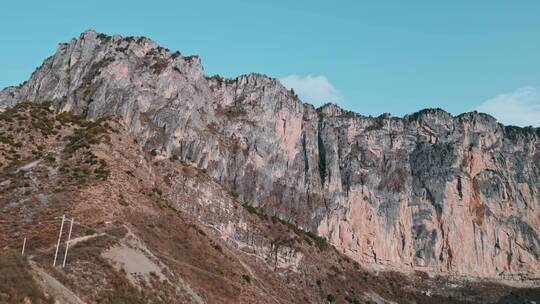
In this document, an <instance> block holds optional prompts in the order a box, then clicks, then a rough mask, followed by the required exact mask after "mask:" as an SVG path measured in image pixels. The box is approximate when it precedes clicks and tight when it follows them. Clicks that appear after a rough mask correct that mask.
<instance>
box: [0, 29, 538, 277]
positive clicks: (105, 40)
mask: <svg viewBox="0 0 540 304" xmlns="http://www.w3.org/2000/svg"><path fill="white" fill-rule="evenodd" d="M21 101H35V102H41V101H51V102H52V103H53V106H54V107H55V108H56V109H58V110H59V111H73V112H76V113H79V114H83V115H85V116H87V117H89V118H97V117H102V116H107V115H114V116H119V117H121V118H122V119H123V120H124V122H125V123H126V125H128V126H129V129H130V131H131V132H132V133H133V134H134V135H135V136H136V137H137V138H138V140H139V142H140V143H141V144H142V145H144V147H145V148H146V149H147V150H149V151H150V150H155V152H156V153H158V154H160V155H162V156H163V157H168V156H170V155H177V156H178V157H180V158H181V159H183V160H185V161H188V162H192V163H195V164H196V165H197V166H198V167H200V168H202V169H205V170H206V171H207V173H208V174H209V175H210V176H212V177H214V178H215V179H216V180H217V181H219V183H221V184H222V185H224V186H225V187H227V188H228V189H230V190H231V191H234V192H235V193H237V195H238V197H239V199H241V200H243V201H246V202H249V203H250V204H252V205H253V206H258V207H262V208H264V209H266V210H267V212H269V213H271V214H276V215H278V216H279V217H281V218H282V219H285V220H288V221H291V222H294V223H296V224H298V225H299V226H300V227H302V228H304V229H306V230H311V231H316V232H317V233H318V234H319V235H321V236H324V237H327V238H328V240H329V241H330V242H331V243H332V244H334V246H335V247H336V248H338V249H339V250H342V251H343V252H345V253H346V254H347V255H349V256H351V257H352V258H354V259H355V260H357V261H360V262H363V263H365V264H380V265H383V266H386V267H395V268H397V269H401V270H410V269H421V270H426V271H430V272H446V273H455V274H461V275H472V276H482V277H499V276H514V275H522V276H531V277H535V276H536V277H537V276H538V275H540V261H539V260H540V239H539V236H538V235H539V233H540V212H539V208H540V206H539V204H540V152H539V148H540V140H539V138H540V131H539V129H532V128H516V127H505V126H502V125H501V124H498V123H497V122H496V121H495V119H494V118H492V117H490V116H488V115H485V114H480V113H466V114H462V115H460V116H457V117H453V116H451V115H450V114H448V113H446V112H444V111H442V110H423V111H420V112H418V113H415V114H413V115H410V116H406V117H404V118H395V117H391V116H390V115H382V116H380V117H377V118H372V117H365V116H361V115H358V114H355V113H352V112H347V111H344V110H342V109H340V108H339V107H337V106H335V105H331V104H330V105H325V106H323V107H321V108H318V109H315V108H314V107H313V106H311V105H309V104H304V103H302V102H301V101H300V100H298V99H297V98H296V97H295V96H294V95H292V94H291V92H289V91H288V90H286V89H285V88H284V87H283V86H282V85H281V84H280V83H279V82H278V81H277V80H275V79H271V78H268V77H266V76H263V75H257V74H250V75H245V76H240V77H238V78H236V79H234V80H229V79H222V78H220V77H207V76H205V75H204V72H203V68H202V66H201V63H200V60H199V58H198V57H193V56H192V57H185V56H182V55H180V54H179V53H171V52H169V51H168V50H167V49H164V48H161V47H159V46H157V45H156V44H155V43H154V42H152V41H151V40H149V39H146V38H133V37H121V36H112V37H111V36H106V35H103V34H98V33H96V32H93V31H87V32H85V33H83V34H81V36H80V37H79V38H78V39H73V40H72V41H71V42H69V43H68V44H61V45H60V46H59V48H58V50H57V52H56V54H55V55H54V56H52V57H50V58H48V59H46V60H45V62H44V63H43V65H42V66H41V67H40V68H39V69H38V70H36V72H34V74H32V77H31V78H30V80H29V81H28V82H25V83H24V84H22V85H21V86H19V87H12V88H7V89H4V90H3V91H2V92H0V107H8V106H11V105H14V104H16V103H18V102H21Z"/></svg>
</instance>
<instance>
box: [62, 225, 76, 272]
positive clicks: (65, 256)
mask: <svg viewBox="0 0 540 304" xmlns="http://www.w3.org/2000/svg"><path fill="white" fill-rule="evenodd" d="M73 221H74V220H73V218H71V224H70V225H69V233H68V240H67V242H66V253H65V254H64V262H63V263H62V268H64V267H66V259H67V253H68V248H69V242H70V241H71V231H72V230H73Z"/></svg>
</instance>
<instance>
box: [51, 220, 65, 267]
mask: <svg viewBox="0 0 540 304" xmlns="http://www.w3.org/2000/svg"><path fill="white" fill-rule="evenodd" d="M65 219H66V215H65V214H64V215H62V224H61V225H60V233H59V234H58V242H57V243H56V252H55V253H54V262H53V267H54V266H56V257H57V256H58V249H59V248H60V240H61V239H62V230H63V229H64V221H65Z"/></svg>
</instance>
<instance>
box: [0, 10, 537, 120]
mask: <svg viewBox="0 0 540 304" xmlns="http://www.w3.org/2000/svg"><path fill="white" fill-rule="evenodd" d="M405 3H406V4H405ZM90 28H91V29H95V30H97V31H100V32H104V33H108V34H122V35H144V36H148V37H150V38H152V39H154V40H155V41H157V42H158V43H159V44H161V45H162V46H164V47H167V48H169V49H171V50H179V51H180V52H181V53H182V54H186V55H192V54H197V55H200V56H201V58H202V62H203V65H204V67H205V70H206V72H207V73H208V74H221V75H224V76H228V77H235V76H237V75H239V74H245V73H250V72H259V73H263V74H267V75H269V76H272V77H276V78H280V79H282V82H283V83H284V84H286V85H287V86H289V87H290V86H292V87H294V88H295V91H297V92H299V93H300V96H301V97H303V99H304V100H306V101H308V102H311V103H314V104H320V103H322V102H325V101H334V102H337V103H338V104H339V105H340V106H342V107H344V108H346V109H349V110H353V111H356V112H359V113H362V114H366V115H379V114H381V113H384V112H390V113H392V114H393V115H396V116H401V115H404V114H406V113H411V112H414V111H417V110H419V109H422V108H426V107H441V108H443V109H445V110H447V111H449V112H451V113H453V114H458V113H461V112H465V111H471V110H474V109H481V110H483V111H487V112H490V113H491V114H494V115H495V116H496V117H497V118H498V119H499V120H501V121H503V122H505V123H508V124H517V125H530V124H533V125H536V126H538V125H540V123H537V121H540V94H539V89H540V59H539V56H540V1H536V0H529V1H528V0H520V1H507V0H491V1H487V0H476V1H462V0H456V1H444V2H443V1H427V0H426V1H420V0H417V1H361V0H357V1H316V0H310V1H303V0H297V1H279V0H274V1H263V0H261V1H247V0H227V1H134V0H132V1H101V0H93V1H91V2H90V1H54V0H51V1H9V2H8V1H5V2H4V3H2V10H1V18H0V34H1V36H0V37H1V39H2V46H1V47H0V67H1V69H0V87H5V86H8V85H16V84H18V83H20V82H22V81H24V80H25V79H27V78H28V77H29V76H30V74H31V72H32V71H33V70H34V69H35V68H36V67H37V66H38V65H40V63H41V62H42V61H43V59H44V58H46V57H47V56H50V55H52V54H53V52H54V51H55V49H56V46H57V43H58V42H64V41H69V39H71V38H72V37H75V36H78V35H79V34H80V32H82V31H84V30H85V29H90Z"/></svg>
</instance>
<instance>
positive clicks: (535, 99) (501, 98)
mask: <svg viewBox="0 0 540 304" xmlns="http://www.w3.org/2000/svg"><path fill="white" fill-rule="evenodd" d="M476 110H478V111H480V112H485V113H488V114H490V115H493V116H494V117H495V118H497V120H498V121H499V122H501V123H503V124H505V125H515V126H522V127H526V126H535V127H540V93H539V92H538V89H536V88H534V87H523V88H519V89H516V90H515V91H513V92H510V93H503V94H499V95H497V96H495V97H493V98H491V99H488V100H486V101H484V102H483V103H482V104H481V105H479V106H478V107H477V108H476Z"/></svg>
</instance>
